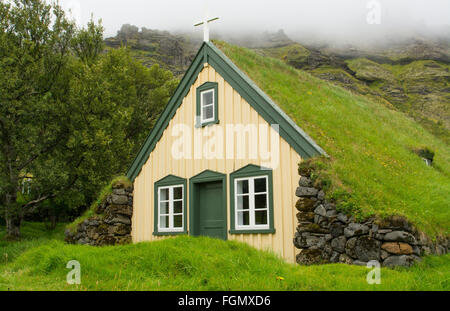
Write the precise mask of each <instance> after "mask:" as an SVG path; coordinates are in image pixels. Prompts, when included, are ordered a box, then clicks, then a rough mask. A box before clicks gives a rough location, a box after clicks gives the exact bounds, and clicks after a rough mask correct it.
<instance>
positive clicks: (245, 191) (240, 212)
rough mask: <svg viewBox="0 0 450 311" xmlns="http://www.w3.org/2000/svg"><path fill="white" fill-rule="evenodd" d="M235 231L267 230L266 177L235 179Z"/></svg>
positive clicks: (267, 195)
mask: <svg viewBox="0 0 450 311" xmlns="http://www.w3.org/2000/svg"><path fill="white" fill-rule="evenodd" d="M235 189H236V194H235V207H236V213H235V216H236V220H235V221H236V222H235V223H236V229H268V228H269V221H268V214H269V202H268V201H269V191H268V183H267V176H265V177H254V178H241V179H235Z"/></svg>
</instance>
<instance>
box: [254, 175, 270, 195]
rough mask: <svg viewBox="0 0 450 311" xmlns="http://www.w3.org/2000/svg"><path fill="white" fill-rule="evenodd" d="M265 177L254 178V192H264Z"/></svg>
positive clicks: (265, 188)
mask: <svg viewBox="0 0 450 311" xmlns="http://www.w3.org/2000/svg"><path fill="white" fill-rule="evenodd" d="M266 191H267V187H266V179H265V178H258V179H255V192H266Z"/></svg>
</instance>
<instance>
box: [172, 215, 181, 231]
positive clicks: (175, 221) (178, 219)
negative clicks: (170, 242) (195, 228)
mask: <svg viewBox="0 0 450 311" xmlns="http://www.w3.org/2000/svg"><path fill="white" fill-rule="evenodd" d="M173 227H174V228H183V216H182V215H176V216H173Z"/></svg>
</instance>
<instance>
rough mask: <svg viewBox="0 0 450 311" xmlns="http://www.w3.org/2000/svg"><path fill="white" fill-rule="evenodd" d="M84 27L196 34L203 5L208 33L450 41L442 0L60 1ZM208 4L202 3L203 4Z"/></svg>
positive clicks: (108, 32)
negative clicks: (99, 25)
mask: <svg viewBox="0 0 450 311" xmlns="http://www.w3.org/2000/svg"><path fill="white" fill-rule="evenodd" d="M59 2H60V4H61V5H62V6H63V7H64V8H65V9H66V10H69V9H70V10H71V12H72V13H71V14H72V16H73V18H74V19H75V20H76V21H77V23H78V24H80V25H85V24H86V23H87V21H88V20H89V19H90V17H91V15H92V16H93V17H94V19H95V20H97V19H100V18H101V19H102V22H103V26H104V27H105V36H106V37H108V36H114V35H116V33H117V31H118V30H119V29H120V27H121V25H122V24H132V25H136V26H138V27H146V28H150V29H160V30H169V31H177V32H195V33H196V34H198V36H199V37H200V38H201V37H202V30H201V29H199V28H194V27H193V25H194V23H196V22H198V21H200V20H202V18H203V17H204V15H205V7H206V6H207V7H208V11H209V13H210V14H209V15H210V16H211V17H216V16H218V17H220V20H219V21H215V22H214V23H212V24H211V37H212V38H214V34H216V35H217V34H232V35H238V34H243V33H245V34H248V33H261V32H264V31H270V32H274V31H277V30H279V29H283V30H284V31H285V33H286V34H287V35H288V36H289V37H291V38H293V39H296V40H299V41H311V42H335V43H339V44H347V43H349V44H358V43H359V44H367V43H368V44H370V43H380V42H384V41H388V40H392V39H398V38H411V37H433V38H436V37H441V38H446V39H449V38H450V18H449V17H450V1H448V0H302V1H294V0H276V1H275V0H258V1H256V0H247V1H243V0H225V1H213V0H210V1H206V0H191V1H186V0H164V1H148V0H147V1H145V0H60V1H59ZM207 2H208V4H206V3H207Z"/></svg>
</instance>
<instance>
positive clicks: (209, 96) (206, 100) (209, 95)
mask: <svg viewBox="0 0 450 311" xmlns="http://www.w3.org/2000/svg"><path fill="white" fill-rule="evenodd" d="M213 96H214V91H212V92H211V91H207V92H203V93H202V97H203V101H202V105H203V106H206V105H211V104H212V103H213Z"/></svg>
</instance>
